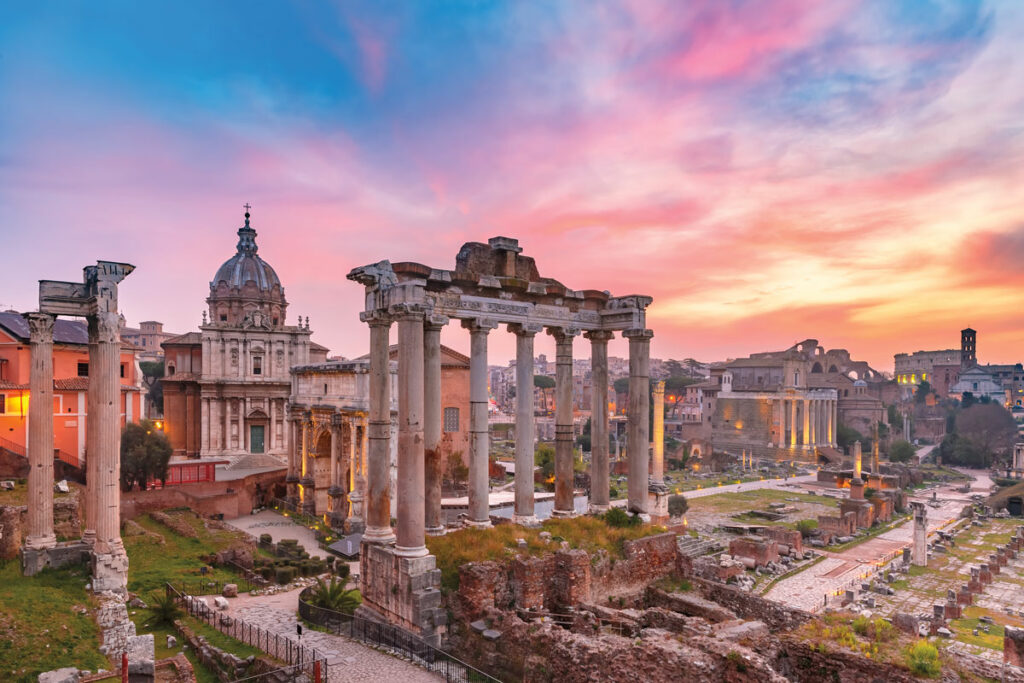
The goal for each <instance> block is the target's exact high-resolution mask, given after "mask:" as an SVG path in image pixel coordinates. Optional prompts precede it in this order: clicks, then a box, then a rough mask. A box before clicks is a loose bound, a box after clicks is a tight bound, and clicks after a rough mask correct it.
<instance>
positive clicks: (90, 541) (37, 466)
mask: <svg viewBox="0 0 1024 683" xmlns="http://www.w3.org/2000/svg"><path fill="white" fill-rule="evenodd" d="M83 270H84V277H83V281H82V282H80V283H79V282H57V281H53V280H40V282H39V311H38V312H37V313H28V314H26V317H27V318H28V321H29V327H30V331H31V336H30V340H29V341H30V354H31V363H32V368H31V374H30V376H29V397H30V399H29V439H28V459H29V468H30V469H29V474H28V493H29V496H28V519H27V522H28V534H27V536H26V538H25V545H24V548H23V549H22V566H23V568H24V570H25V573H27V574H35V573H36V572H38V571H39V570H40V569H42V568H43V567H47V566H58V565H60V564H64V563H67V562H74V561H78V560H79V559H80V558H81V557H82V556H83V555H84V554H87V553H88V554H89V555H90V557H91V561H92V577H93V578H92V589H93V590H94V591H96V592H100V591H105V590H111V591H117V592H124V591H125V589H126V587H127V582H128V555H127V553H126V552H125V549H124V544H123V543H122V542H121V514H120V505H121V502H120V501H121V419H120V408H119V405H120V401H119V395H120V382H121V380H120V369H121V363H120V353H121V325H120V318H119V316H118V311H117V286H118V283H119V282H121V281H122V280H123V279H124V278H126V277H127V276H128V275H129V274H131V272H132V271H133V270H135V266H132V265H129V264H127V263H114V262H111V261H97V263H96V265H95V266H86V267H85V268H84V269H83ZM60 315H68V316H79V317H84V318H85V319H86V321H87V322H88V330H89V391H88V398H87V401H88V409H87V411H86V412H87V418H86V461H85V467H86V493H85V524H84V525H83V532H82V540H81V541H70V542H65V543H58V542H57V537H56V536H55V535H54V531H53V325H54V320H55V319H56V318H57V316H60Z"/></svg>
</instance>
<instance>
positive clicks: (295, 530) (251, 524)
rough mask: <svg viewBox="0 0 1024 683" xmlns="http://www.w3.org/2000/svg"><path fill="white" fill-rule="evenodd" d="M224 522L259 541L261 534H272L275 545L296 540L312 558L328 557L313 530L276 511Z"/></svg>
mask: <svg viewBox="0 0 1024 683" xmlns="http://www.w3.org/2000/svg"><path fill="white" fill-rule="evenodd" d="M224 522H225V523H226V524H230V525H231V526H233V527H235V528H236V529H239V530H241V531H244V532H245V533H247V534H249V535H250V536H254V537H255V538H257V539H258V538H259V537H260V534H270V537H271V538H272V539H274V543H277V542H278V541H280V540H281V539H284V538H294V539H295V540H297V541H298V542H299V545H301V546H302V547H303V548H304V549H305V550H306V552H307V553H309V556H310V557H325V556H326V553H325V552H324V551H323V550H321V549H320V546H319V545H317V542H316V536H315V535H314V534H313V532H312V530H310V529H309V528H308V527H305V526H303V525H301V524H297V523H296V522H295V521H293V520H292V519H291V517H285V516H283V515H282V514H281V513H279V512H276V511H274V510H262V511H260V512H258V513H256V514H255V515H245V516H243V517H235V518H234V519H225V520H224Z"/></svg>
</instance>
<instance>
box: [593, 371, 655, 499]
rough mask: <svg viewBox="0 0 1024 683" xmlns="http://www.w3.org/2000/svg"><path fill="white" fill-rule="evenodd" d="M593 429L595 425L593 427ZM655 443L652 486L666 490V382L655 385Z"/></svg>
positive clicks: (652, 462)
mask: <svg viewBox="0 0 1024 683" xmlns="http://www.w3.org/2000/svg"><path fill="white" fill-rule="evenodd" d="M591 428H593V425H591ZM653 432H654V434H653V435H652V437H651V440H652V441H653V442H654V445H653V453H652V457H651V486H652V487H656V488H665V381H664V380H658V381H657V382H655V383H654V429H653Z"/></svg>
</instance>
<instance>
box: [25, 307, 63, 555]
mask: <svg viewBox="0 0 1024 683" xmlns="http://www.w3.org/2000/svg"><path fill="white" fill-rule="evenodd" d="M25 317H26V318H27V319H28V325H29V349H30V359H31V364H32V365H31V369H30V370H29V386H28V389H29V404H28V428H29V437H28V465H29V470H28V535H27V537H26V538H25V547H26V548H31V549H37V550H39V549H43V548H51V547H53V546H54V545H56V543H57V537H56V536H55V535H54V533H53V321H54V316H52V315H49V314H48V313H26V314H25Z"/></svg>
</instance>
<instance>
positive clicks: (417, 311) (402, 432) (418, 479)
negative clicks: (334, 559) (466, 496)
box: [395, 304, 440, 557]
mask: <svg viewBox="0 0 1024 683" xmlns="http://www.w3.org/2000/svg"><path fill="white" fill-rule="evenodd" d="M396 309H397V315H396V317H397V319H398V492H397V493H398V529H397V534H396V543H395V554H396V555H399V556H402V557H422V556H424V555H426V554H427V546H426V533H425V528H426V527H425V524H424V516H425V514H426V505H425V500H424V499H425V489H424V479H425V477H424V462H423V459H424V445H423V400H424V387H423V383H424V377H423V352H424V348H423V347H424V344H423V341H424V340H423V316H424V312H423V309H422V308H421V307H419V306H416V305H409V304H404V305H400V306H398V307H396ZM439 344H440V343H439ZM438 353H440V348H438ZM438 370H440V368H438ZM438 379H440V378H438ZM438 440H439V441H440V435H438Z"/></svg>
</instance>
